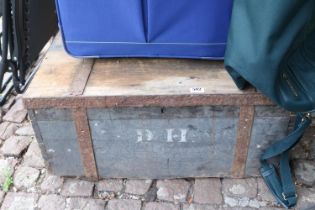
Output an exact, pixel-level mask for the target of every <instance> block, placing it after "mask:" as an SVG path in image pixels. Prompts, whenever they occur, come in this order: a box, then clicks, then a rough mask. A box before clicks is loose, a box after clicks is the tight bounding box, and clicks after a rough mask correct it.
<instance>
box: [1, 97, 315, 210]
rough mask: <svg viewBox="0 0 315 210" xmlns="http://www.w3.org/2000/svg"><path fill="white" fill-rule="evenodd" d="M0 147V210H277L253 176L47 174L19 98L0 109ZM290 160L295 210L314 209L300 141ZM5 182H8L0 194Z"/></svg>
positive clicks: (313, 180) (311, 176)
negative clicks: (164, 177)
mask: <svg viewBox="0 0 315 210" xmlns="http://www.w3.org/2000/svg"><path fill="white" fill-rule="evenodd" d="M312 129H315V128H314V127H313V128H312ZM309 133H311V134H308V135H307V136H308V138H311V140H313V139H314V140H315V135H314V133H315V132H309ZM0 143H1V147H0V185H1V186H2V187H1V190H0V205H1V207H0V209H1V210H9V209H12V210H26V209H30V210H31V209H34V210H40V209H43V210H50V209H51V210H55V209H56V210H59V209H60V210H62V209H69V210H71V209H82V210H85V209H87V210H90V209H93V210H94V209H96V210H98V209H104V210H217V209H218V210H254V209H263V210H278V209H282V208H281V207H280V206H278V205H277V204H276V202H275V201H274V199H273V197H272V195H271V194H270V193H269V191H268V189H267V188H266V186H265V184H264V182H263V180H262V179H261V178H259V177H256V178H248V179H228V178H221V179H219V178H196V179H177V180H126V179H107V180H101V181H99V182H91V181H87V180H80V179H78V178H63V177H58V176H55V175H53V174H50V173H49V170H48V169H47V168H46V165H45V162H44V160H43V158H42V155H41V152H40V149H39V146H38V143H37V141H36V139H35V137H34V131H33V129H32V127H31V124H30V122H29V121H28V119H27V112H26V110H25V109H24V108H23V106H22V104H21V97H20V96H18V97H12V98H11V99H10V100H9V101H8V103H7V104H5V105H4V106H3V107H2V108H0ZM303 147H305V148H308V150H307V151H308V153H303V151H305V150H303ZM313 149H315V148H313ZM293 157H294V158H295V160H294V162H293V165H294V169H295V170H294V172H295V175H296V182H297V188H298V195H299V203H298V205H297V207H296V208H295V209H297V210H311V209H315V162H314V158H315V154H314V152H312V149H310V147H309V144H307V143H305V142H302V144H301V145H300V146H299V147H297V148H296V149H295V153H294V154H293ZM10 178H11V181H12V182H13V184H12V185H11V187H10V189H9V190H8V192H4V191H3V190H2V189H3V186H4V185H5V183H7V182H8V180H9V181H10Z"/></svg>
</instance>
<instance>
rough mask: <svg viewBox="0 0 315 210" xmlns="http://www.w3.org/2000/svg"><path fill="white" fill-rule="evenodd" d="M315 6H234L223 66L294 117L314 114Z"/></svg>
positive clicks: (287, 2) (308, 0)
mask: <svg viewBox="0 0 315 210" xmlns="http://www.w3.org/2000/svg"><path fill="white" fill-rule="evenodd" d="M314 26H315V0H263V1H259V0H234V6H233V13H232V22H231V27H230V33H229V38H228V44H227V51H226V55H225V66H226V68H227V70H228V72H229V73H230V75H231V76H232V77H233V79H234V81H235V82H236V84H237V86H238V87H239V88H241V89H243V88H245V87H246V85H247V84H251V85H253V86H255V87H256V88H257V89H258V90H260V91H261V92H263V93H264V94H265V95H267V96H268V97H270V98H271V99H272V100H273V101H274V102H276V103H278V104H279V105H281V106H282V107H284V108H286V109H288V110H290V111H294V112H306V111H311V110H314V109H315V27H314Z"/></svg>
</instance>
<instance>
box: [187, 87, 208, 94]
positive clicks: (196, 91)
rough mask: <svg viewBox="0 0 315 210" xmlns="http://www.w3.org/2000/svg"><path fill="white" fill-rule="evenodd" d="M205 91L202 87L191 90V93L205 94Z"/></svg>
mask: <svg viewBox="0 0 315 210" xmlns="http://www.w3.org/2000/svg"><path fill="white" fill-rule="evenodd" d="M204 92H205V89H204V88H202V87H194V88H190V93H204Z"/></svg>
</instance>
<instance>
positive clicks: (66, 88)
mask: <svg viewBox="0 0 315 210" xmlns="http://www.w3.org/2000/svg"><path fill="white" fill-rule="evenodd" d="M82 62H83V65H82ZM92 62H93V61H92V60H91V59H78V58H73V57H71V56H70V55H68V54H67V53H66V52H65V50H64V48H63V46H62V41H61V38H60V36H58V37H57V38H56V40H55V42H54V44H53V46H52V47H51V49H50V50H49V52H48V53H47V56H46V58H45V59H44V61H43V63H42V64H41V67H40V69H39V71H38V72H37V74H36V75H35V77H34V79H33V81H32V83H31V84H30V86H29V88H28V90H27V92H26V94H25V98H48V97H51V98H57V99H58V98H63V97H65V96H69V92H70V93H72V95H80V94H81V93H83V94H82V96H84V97H93V96H102V97H107V96H122V95H123V96H151V95H187V94H195V93H192V92H191V88H201V89H202V90H203V91H201V92H200V93H199V94H201V95H202V94H205V95H207V94H246V93H247V91H245V92H243V91H240V90H238V88H237V87H236V85H235V84H234V82H233V80H232V79H231V78H230V76H229V75H228V73H227V72H226V71H225V69H224V66H223V62H215V61H206V60H192V59H139V58H137V59H136V58H134V59H96V60H95V64H94V66H93V64H92ZM90 67H91V69H90ZM89 70H92V71H91V72H89ZM87 78H89V80H88V83H87V85H86V87H85V88H84V85H85V82H86V79H87ZM78 84H79V85H78ZM82 84H83V85H82ZM83 90H84V91H83ZM249 92H252V91H251V90H249Z"/></svg>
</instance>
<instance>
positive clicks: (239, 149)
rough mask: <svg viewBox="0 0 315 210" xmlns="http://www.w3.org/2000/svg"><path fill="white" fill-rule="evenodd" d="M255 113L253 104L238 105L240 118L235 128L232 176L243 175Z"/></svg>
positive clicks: (239, 176)
mask: <svg viewBox="0 0 315 210" xmlns="http://www.w3.org/2000/svg"><path fill="white" fill-rule="evenodd" d="M254 115H255V107H254V106H241V107H240V120H239V127H238V130H237V139H236V145H235V149H234V152H235V154H234V161H233V166H232V172H231V174H232V176H233V177H234V178H242V177H245V169H246V162H247V156H248V150H249V144H250V138H251V132H252V126H253V121H254Z"/></svg>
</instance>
